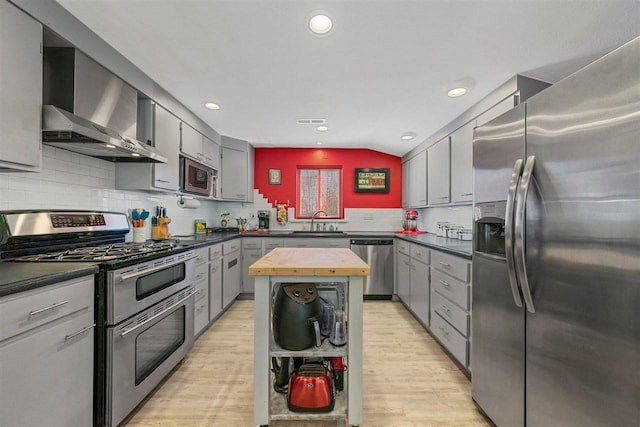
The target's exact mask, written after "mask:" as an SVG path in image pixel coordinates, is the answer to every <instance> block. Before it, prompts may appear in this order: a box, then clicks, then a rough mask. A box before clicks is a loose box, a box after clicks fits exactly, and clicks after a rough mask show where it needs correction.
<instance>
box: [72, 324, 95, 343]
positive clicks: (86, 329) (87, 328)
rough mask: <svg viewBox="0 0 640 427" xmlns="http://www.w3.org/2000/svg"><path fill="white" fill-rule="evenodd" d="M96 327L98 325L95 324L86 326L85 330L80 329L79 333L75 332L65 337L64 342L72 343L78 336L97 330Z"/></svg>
mask: <svg viewBox="0 0 640 427" xmlns="http://www.w3.org/2000/svg"><path fill="white" fill-rule="evenodd" d="M95 326H96V324H95V323H94V324H93V325H89V326H85V327H84V328H82V329H80V330H79V331H78V332H74V333H73V334H70V335H65V336H64V342H67V341H70V340H72V339H74V338H75V337H77V336H78V335H80V334H84V333H85V332H88V331H90V330H91V329H93V328H95Z"/></svg>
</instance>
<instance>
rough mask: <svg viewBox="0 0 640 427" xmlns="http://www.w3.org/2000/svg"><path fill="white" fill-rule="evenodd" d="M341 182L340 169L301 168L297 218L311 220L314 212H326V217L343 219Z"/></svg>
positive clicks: (299, 172) (299, 169) (299, 170)
mask: <svg viewBox="0 0 640 427" xmlns="http://www.w3.org/2000/svg"><path fill="white" fill-rule="evenodd" d="M341 181H342V169H340V168H326V169H325V168H321V169H320V168H307V167H299V168H298V209H297V215H296V217H297V218H311V216H312V215H313V213H314V212H316V211H325V212H326V213H327V215H326V217H329V218H342V198H341V193H340V189H341V188H342V182H341ZM321 217H324V218H326V217H325V216H321Z"/></svg>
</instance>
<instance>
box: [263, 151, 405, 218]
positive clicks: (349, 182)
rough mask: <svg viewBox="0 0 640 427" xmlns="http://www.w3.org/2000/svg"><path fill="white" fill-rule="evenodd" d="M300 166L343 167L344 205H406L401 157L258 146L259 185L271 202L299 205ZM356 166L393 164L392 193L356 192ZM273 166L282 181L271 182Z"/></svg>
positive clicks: (390, 186)
mask: <svg viewBox="0 0 640 427" xmlns="http://www.w3.org/2000/svg"><path fill="white" fill-rule="evenodd" d="M299 166H337V167H342V201H343V204H344V206H343V207H344V208H399V207H402V164H401V158H400V157H397V156H392V155H390V154H385V153H381V152H379V151H373V150H368V149H346V148H345V149H322V148H256V149H255V176H254V179H255V187H256V189H258V191H260V193H261V194H262V195H263V196H264V197H265V198H267V199H268V200H269V202H270V203H271V204H273V203H275V202H276V200H277V201H278V203H286V201H287V200H289V202H290V206H291V207H295V205H296V180H297V170H298V167H299ZM356 168H389V169H390V171H389V175H390V179H391V180H390V184H389V192H388V193H356V192H355V190H354V181H353V180H354V176H355V171H354V169H356ZM269 169H280V170H281V172H282V176H281V178H282V179H281V182H282V183H281V184H279V185H277V184H269Z"/></svg>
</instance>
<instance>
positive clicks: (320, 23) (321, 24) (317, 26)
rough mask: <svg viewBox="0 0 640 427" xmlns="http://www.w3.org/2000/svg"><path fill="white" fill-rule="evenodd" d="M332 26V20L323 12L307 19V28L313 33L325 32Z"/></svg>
mask: <svg viewBox="0 0 640 427" xmlns="http://www.w3.org/2000/svg"><path fill="white" fill-rule="evenodd" d="M331 28H333V22H331V18H329V17H328V16H327V15H324V14H321V13H319V14H317V15H314V16H313V17H311V19H310V20H309V29H310V30H311V32H313V33H314V34H319V35H323V34H327V33H328V32H329V31H331Z"/></svg>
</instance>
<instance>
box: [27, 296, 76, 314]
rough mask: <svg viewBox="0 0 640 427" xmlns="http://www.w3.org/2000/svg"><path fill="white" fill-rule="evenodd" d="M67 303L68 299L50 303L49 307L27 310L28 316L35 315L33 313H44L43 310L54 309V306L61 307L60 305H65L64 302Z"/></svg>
mask: <svg viewBox="0 0 640 427" xmlns="http://www.w3.org/2000/svg"><path fill="white" fill-rule="evenodd" d="M68 303H69V300H67V301H62V302H56V303H53V304H51V305H50V306H49V307H45V308H41V309H40V310H33V311H30V312H29V317H31V316H35V315H37V314H40V313H44V312H45V311H49V310H55V309H56V308H58V307H61V306H63V305H65V304H68Z"/></svg>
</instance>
